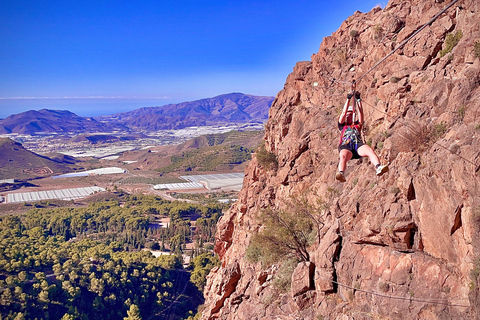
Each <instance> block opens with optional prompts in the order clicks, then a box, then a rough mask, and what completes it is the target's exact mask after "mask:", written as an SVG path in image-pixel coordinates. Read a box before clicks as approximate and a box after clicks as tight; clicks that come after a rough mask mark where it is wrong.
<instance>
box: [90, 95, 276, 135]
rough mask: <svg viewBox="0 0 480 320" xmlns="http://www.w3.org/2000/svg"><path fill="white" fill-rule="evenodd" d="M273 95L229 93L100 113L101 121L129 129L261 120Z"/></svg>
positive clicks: (158, 128)
mask: <svg viewBox="0 0 480 320" xmlns="http://www.w3.org/2000/svg"><path fill="white" fill-rule="evenodd" d="M273 100H274V97H264V96H253V95H248V94H243V93H229V94H223V95H219V96H216V97H214V98H208V99H201V100H196V101H190V102H182V103H178V104H168V105H164V106H161V107H148V108H140V109H136V110H133V111H129V112H122V113H116V114H112V115H108V116H100V117H96V118H95V119H96V120H98V121H101V122H117V123H118V124H121V125H124V126H126V127H129V128H131V129H136V130H138V129H141V130H162V129H181V128H185V127H191V126H206V125H218V124H225V123H232V122H237V123H245V122H263V121H265V120H267V118H268V110H269V109H270V105H271V104H272V102H273Z"/></svg>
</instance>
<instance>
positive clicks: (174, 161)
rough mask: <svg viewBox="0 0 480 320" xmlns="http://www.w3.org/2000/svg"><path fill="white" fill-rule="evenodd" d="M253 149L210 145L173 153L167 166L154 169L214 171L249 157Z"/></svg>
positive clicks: (236, 163)
mask: <svg viewBox="0 0 480 320" xmlns="http://www.w3.org/2000/svg"><path fill="white" fill-rule="evenodd" d="M252 152H253V150H251V149H249V148H245V147H242V146H237V145H226V146H223V145H221V146H212V147H205V148H202V149H196V150H191V151H186V152H183V153H182V154H180V155H173V156H172V157H171V158H170V160H171V164H169V165H168V166H165V167H162V168H159V169H156V171H158V172H161V173H168V172H174V171H193V170H198V171H216V170H218V169H222V168H232V167H233V166H235V165H238V164H241V163H243V162H245V161H248V160H250V159H251V154H252Z"/></svg>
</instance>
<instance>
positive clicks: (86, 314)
mask: <svg viewBox="0 0 480 320" xmlns="http://www.w3.org/2000/svg"><path fill="white" fill-rule="evenodd" d="M221 214H222V205H220V204H218V205H217V204H215V205H207V206H204V205H194V204H187V203H185V202H179V201H174V202H169V201H164V200H161V199H160V198H157V197H154V196H126V197H124V198H123V199H122V200H121V201H106V202H96V203H91V204H90V205H88V206H86V207H82V208H66V207H58V208H51V207H48V208H33V209H31V210H30V211H28V212H27V213H25V214H22V215H9V216H4V217H1V218H0V315H1V319H123V318H127V319H134V318H135V319H158V318H161V319H182V318H186V317H187V316H188V315H189V314H190V315H191V314H192V312H193V313H195V310H196V308H197V307H198V305H199V304H201V303H202V301H201V300H202V297H201V292H200V291H199V290H198V288H202V287H203V285H204V278H205V276H206V274H208V272H209V271H210V269H211V268H212V267H213V266H214V265H215V264H217V263H218V259H217V258H215V257H214V256H213V255H212V254H211V253H209V252H207V250H206V249H204V248H202V247H203V243H206V242H212V241H213V235H214V232H215V228H216V222H217V221H218V219H219V218H220V216H221ZM159 217H169V218H170V223H169V225H168V227H167V228H152V226H154V222H155V221H156V220H157V219H158V218H159ZM190 218H194V219H196V220H197V223H196V226H197V228H196V230H195V232H192V231H191V230H192V229H191V228H190V224H191V222H190ZM188 242H195V243H197V246H196V249H195V250H193V251H191V252H190V256H191V257H192V258H194V259H193V260H192V263H191V269H192V272H191V274H193V275H194V277H193V281H191V279H190V278H191V277H190V272H187V271H186V270H185V269H184V268H183V266H182V263H183V259H182V255H181V254H182V253H184V251H185V244H186V243H188ZM146 247H150V248H152V247H163V248H165V247H169V248H170V249H171V252H172V253H173V254H172V255H162V256H160V257H158V258H155V257H154V256H153V255H152V254H151V253H150V252H149V251H145V250H142V249H144V248H146ZM197 287H198V288H197Z"/></svg>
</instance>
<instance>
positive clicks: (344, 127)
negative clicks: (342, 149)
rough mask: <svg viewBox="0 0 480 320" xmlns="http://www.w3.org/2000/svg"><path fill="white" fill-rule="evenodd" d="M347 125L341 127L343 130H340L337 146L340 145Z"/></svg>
mask: <svg viewBox="0 0 480 320" xmlns="http://www.w3.org/2000/svg"><path fill="white" fill-rule="evenodd" d="M347 127H348V125H346V124H345V125H344V126H343V129H342V134H341V135H340V141H339V142H338V144H339V145H340V144H342V140H343V134H344V133H345V129H347Z"/></svg>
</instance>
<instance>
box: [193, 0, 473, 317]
mask: <svg viewBox="0 0 480 320" xmlns="http://www.w3.org/2000/svg"><path fill="white" fill-rule="evenodd" d="M449 3H451V2H450V1H446V2H444V1H431V0H412V1H402V0H391V1H390V2H389V4H388V5H387V6H386V7H385V8H384V9H381V8H374V9H372V11H370V12H368V13H361V12H356V13H355V14H354V15H353V16H352V17H350V18H348V19H347V20H346V21H345V22H344V23H343V24H342V25H341V27H340V28H339V30H338V31H336V32H335V33H333V34H332V36H329V37H326V38H325V39H324V41H323V42H322V44H321V46H320V50H319V52H318V53H317V54H314V55H313V56H312V59H311V61H308V62H299V63H297V65H296V66H295V67H294V70H293V72H292V73H291V74H290V75H289V76H288V78H287V80H286V83H285V87H284V89H283V90H282V91H280V92H279V93H278V94H277V97H276V99H275V101H274V103H273V105H272V107H271V109H270V114H269V120H268V123H267V125H266V132H265V147H266V150H267V151H269V152H271V153H273V154H275V156H276V160H277V161H278V166H276V167H275V168H274V167H271V168H270V169H266V168H264V167H262V166H261V165H260V164H259V162H258V161H257V160H256V159H254V160H252V162H251V163H250V165H249V167H248V168H247V170H246V177H245V180H244V187H243V190H242V191H241V194H240V197H239V200H238V202H236V203H235V205H234V206H233V207H232V208H231V209H230V210H229V212H228V213H227V214H225V216H223V217H222V219H221V221H220V223H219V229H218V232H217V242H216V247H215V250H216V252H217V253H218V254H219V256H220V258H221V261H222V266H221V267H219V268H218V269H214V270H212V272H211V273H210V275H209V276H208V281H207V286H206V289H205V296H206V304H205V309H204V310H203V312H202V319H249V320H251V319H475V318H477V319H478V318H479V314H480V310H479V309H480V308H479V307H478V306H479V305H480V300H479V299H480V298H479V297H480V292H479V289H478V288H479V286H480V282H479V281H480V280H479V278H480V277H479V274H480V266H479V264H478V263H476V261H477V259H478V257H479V255H480V253H479V252H480V251H479V234H480V233H479V230H480V201H479V191H480V189H479V188H480V184H479V182H480V181H479V180H480V178H479V176H480V110H479V105H480V58H479V56H480V52H479V51H480V48H479V46H480V44H478V43H480V2H478V1H469V0H465V1H458V2H457V3H456V4H454V5H453V6H452V7H451V8H450V9H448V10H447V11H446V12H445V13H444V14H442V15H440V16H439V17H438V19H436V20H435V21H434V22H433V23H432V24H430V25H429V26H427V27H426V28H425V29H424V30H423V31H421V32H420V33H419V34H417V35H416V36H414V37H413V38H412V39H411V40H409V41H408V43H406V44H405V46H403V47H402V48H400V49H399V50H397V51H396V52H395V53H394V54H393V55H392V56H390V57H389V58H387V59H386V60H385V61H384V62H382V63H381V64H380V65H379V66H378V67H376V68H375V69H373V70H371V71H370V69H371V68H372V67H373V66H374V65H375V63H376V62H377V61H380V59H382V58H383V57H385V56H386V55H387V54H388V53H389V52H391V51H392V50H393V49H394V48H396V46H398V45H399V44H400V43H402V41H404V40H405V39H407V38H408V37H410V36H411V35H412V34H413V33H414V32H415V31H416V30H417V29H418V28H420V27H421V26H422V25H424V24H425V23H426V22H428V21H429V20H430V19H431V18H432V17H433V16H435V14H437V13H438V12H439V11H440V10H442V9H443V8H444V7H445V6H446V5H448V4H449ZM455 35H457V37H456V38H457V39H459V41H458V44H456V45H455V46H453V44H454V42H455V41H453V40H454V38H455V37H454V36H455ZM452 47H453V48H452ZM449 50H450V51H449ZM448 51H449V52H448ZM353 79H360V80H359V81H358V83H357V90H359V91H360V92H361V93H362V99H363V106H364V113H365V118H366V121H365V126H364V137H365V140H366V141H368V142H369V144H371V145H372V146H373V147H374V149H375V150H376V152H377V154H378V155H379V157H380V159H381V161H382V162H383V163H385V162H390V171H389V172H387V173H386V174H385V175H384V176H382V177H377V176H376V175H375V171H374V169H373V166H372V165H371V164H370V163H369V162H368V161H367V160H366V159H363V160H352V161H349V163H348V167H347V171H346V178H347V182H346V183H343V184H342V183H340V182H338V181H336V180H335V178H334V175H335V172H336V170H337V164H338V151H337V143H338V137H339V131H338V128H337V118H338V115H339V112H340V109H341V107H342V106H343V103H344V101H345V96H346V94H347V92H349V90H350V83H351V81H352V80H353ZM300 193H303V194H305V195H306V196H307V198H308V199H309V201H310V202H311V203H314V202H316V201H317V200H318V199H322V200H323V203H324V204H325V205H326V209H325V210H324V211H323V213H322V223H323V224H322V227H321V228H320V230H319V239H320V240H318V241H317V242H315V243H314V244H313V245H312V246H311V247H309V255H310V261H308V262H302V263H300V264H299V265H298V266H297V268H296V269H295V270H294V271H293V274H292V279H293V282H292V284H291V289H290V291H289V290H287V292H285V291H281V290H279V289H278V287H276V286H275V285H274V282H275V278H276V277H279V276H280V272H279V270H280V267H281V266H280V265H272V266H262V265H261V264H260V263H252V262H250V260H248V259H247V258H246V252H247V248H248V245H249V243H250V241H251V239H252V235H253V234H254V233H255V232H257V231H258V230H261V228H262V225H261V223H260V222H259V221H258V220H257V219H256V218H255V217H256V213H257V212H258V211H259V210H261V209H262V208H266V207H271V208H277V207H281V206H282V205H283V204H284V203H285V202H284V200H285V199H287V198H288V197H290V196H292V195H297V194H300Z"/></svg>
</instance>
